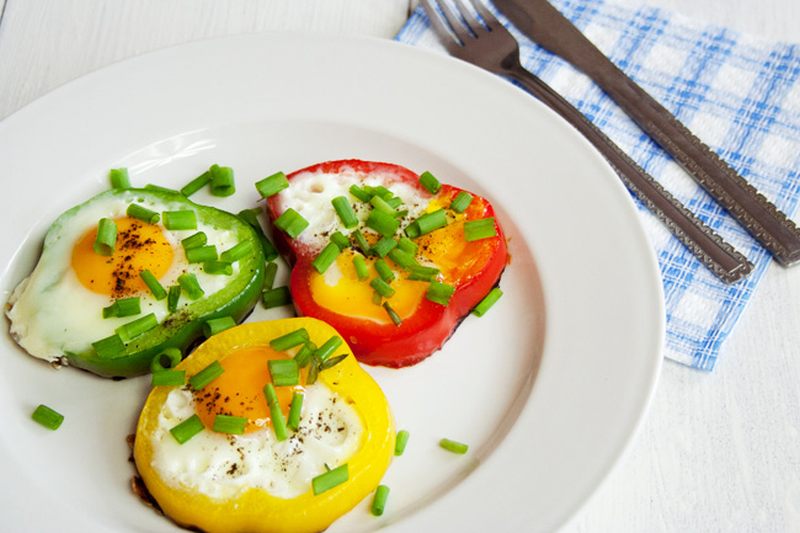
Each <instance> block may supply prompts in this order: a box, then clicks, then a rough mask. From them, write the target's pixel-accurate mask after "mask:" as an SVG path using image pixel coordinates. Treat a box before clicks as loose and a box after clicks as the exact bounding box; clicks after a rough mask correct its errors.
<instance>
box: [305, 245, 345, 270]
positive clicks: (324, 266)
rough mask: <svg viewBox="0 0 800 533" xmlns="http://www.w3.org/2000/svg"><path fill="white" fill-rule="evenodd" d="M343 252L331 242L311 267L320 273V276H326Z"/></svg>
mask: <svg viewBox="0 0 800 533" xmlns="http://www.w3.org/2000/svg"><path fill="white" fill-rule="evenodd" d="M340 253H341V250H339V247H338V246H336V244H335V243H332V242H329V243H328V244H327V245H326V246H325V248H323V249H322V251H321V252H320V253H319V255H318V256H317V257H316V258H314V261H312V263H311V266H313V267H314V269H315V270H316V271H317V272H319V273H320V274H324V273H325V271H326V270H328V268H330V266H331V265H332V264H333V262H334V261H336V258H337V257H339V254H340Z"/></svg>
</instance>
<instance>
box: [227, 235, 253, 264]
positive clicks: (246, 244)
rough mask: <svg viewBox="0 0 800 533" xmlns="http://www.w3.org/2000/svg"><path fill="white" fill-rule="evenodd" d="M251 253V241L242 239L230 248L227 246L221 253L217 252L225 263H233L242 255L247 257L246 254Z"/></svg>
mask: <svg viewBox="0 0 800 533" xmlns="http://www.w3.org/2000/svg"><path fill="white" fill-rule="evenodd" d="M252 253H253V241H249V240H248V241H242V242H240V243H238V244H236V245H234V246H233V247H231V248H228V249H227V250H225V251H224V252H222V253H221V254H219V258H220V259H221V260H223V261H225V262H226V263H233V262H235V261H238V260H239V259H242V258H243V257H247V256H248V255H250V254H252Z"/></svg>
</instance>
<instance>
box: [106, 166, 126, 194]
mask: <svg viewBox="0 0 800 533" xmlns="http://www.w3.org/2000/svg"><path fill="white" fill-rule="evenodd" d="M108 178H109V180H111V188H112V189H130V188H131V179H130V177H128V169H127V168H112V169H111V170H110V171H109V172H108Z"/></svg>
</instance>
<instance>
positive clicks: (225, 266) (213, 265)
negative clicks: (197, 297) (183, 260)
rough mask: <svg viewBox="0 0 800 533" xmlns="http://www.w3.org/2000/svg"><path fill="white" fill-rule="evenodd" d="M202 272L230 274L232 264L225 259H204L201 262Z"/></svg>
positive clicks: (231, 272)
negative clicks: (204, 260) (203, 261)
mask: <svg viewBox="0 0 800 533" xmlns="http://www.w3.org/2000/svg"><path fill="white" fill-rule="evenodd" d="M203 272H205V273H207V274H221V275H223V276H230V275H232V274H233V265H231V264H230V263H226V262H225V261H206V262H205V263H203Z"/></svg>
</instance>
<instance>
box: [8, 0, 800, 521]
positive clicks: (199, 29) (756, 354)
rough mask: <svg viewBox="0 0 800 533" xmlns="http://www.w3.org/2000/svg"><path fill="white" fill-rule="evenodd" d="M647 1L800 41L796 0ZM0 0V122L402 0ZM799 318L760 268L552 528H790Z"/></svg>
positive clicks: (335, 29)
mask: <svg viewBox="0 0 800 533" xmlns="http://www.w3.org/2000/svg"><path fill="white" fill-rule="evenodd" d="M649 2H650V3H652V4H656V5H662V6H664V7H668V8H672V9H674V10H677V11H679V12H682V13H684V14H686V15H691V16H696V17H698V18H702V19H705V20H708V21H713V22H716V23H720V24H725V25H729V26H732V27H735V28H737V29H739V30H743V31H748V32H751V33H755V34H760V35H762V36H763V37H765V38H769V39H780V40H787V41H793V42H798V43H800V25H799V24H798V21H800V2H797V0H706V1H705V2H698V1H696V0H649ZM4 3H5V4H6V5H5V12H4V16H3V18H2V22H0V119H2V118H3V117H6V116H8V115H9V114H11V113H13V112H14V111H16V110H17V109H19V108H21V107H22V106H24V105H26V104H27V103H29V102H31V101H32V100H34V99H36V98H38V97H40V96H42V95H44V94H45V93H47V92H48V91H50V90H52V89H54V88H55V87H57V86H59V85H60V84H62V83H64V82H66V81H69V80H71V79H73V78H76V77H78V76H81V75H83V74H85V73H87V72H90V71H92V70H95V69H97V68H99V67H102V66H105V65H107V64H109V63H111V62H114V61H118V60H121V59H125V58H128V57H131V56H134V55H137V54H140V53H142V52H147V51H151V50H156V49H159V48H163V47H165V46H169V45H173V44H177V43H182V42H187V41H191V40H196V39H203V38H207V37H213V36H220V35H228V34H236V33H242V32H252V31H260V30H267V29H269V30H275V29H305V30H312V31H324V32H330V33H347V34H366V35H373V36H378V37H386V38H390V37H392V36H393V35H394V34H395V33H396V31H397V30H398V29H399V28H400V27H401V26H402V24H403V22H404V21H405V19H406V17H407V13H408V9H409V7H410V6H409V4H410V3H414V2H409V0H325V1H324V2H322V1H314V0H272V1H264V0H137V1H135V2H122V1H120V0H0V6H3V4H4ZM1 163H2V162H0V168H2V165H1ZM5 179H6V180H7V179H8V178H5ZM798 318H800V267H796V268H795V269H794V270H784V269H781V268H780V267H777V266H774V265H773V266H772V267H771V268H770V270H769V272H768V273H767V275H766V278H765V279H764V281H763V283H762V284H761V286H760V287H759V289H758V291H757V294H756V296H755V297H754V298H753V301H752V303H751V305H750V307H749V309H748V310H747V311H746V313H745V315H744V317H743V318H742V320H741V322H740V323H739V325H738V326H737V328H736V330H735V333H734V335H733V336H732V337H731V338H730V340H729V342H728V343H727V344H726V346H725V348H724V353H723V355H722V357H721V362H720V363H719V365H718V368H717V370H716V371H715V372H714V373H713V374H702V373H699V372H696V371H693V370H689V369H688V368H684V367H682V366H679V365H677V364H672V363H669V362H668V363H666V364H665V366H664V370H663V373H662V377H661V382H660V384H659V387H658V391H657V393H656V396H655V400H654V402H653V405H652V406H651V409H650V412H649V415H648V418H647V420H646V421H645V423H644V424H643V427H642V428H641V431H640V433H639V435H638V436H637V438H636V440H635V441H634V443H633V445H632V446H631V448H630V450H629V451H628V453H627V455H626V456H625V457H624V458H623V460H622V461H621V462H620V464H619V465H618V466H617V468H616V469H615V470H614V471H613V472H612V474H611V475H610V476H609V478H608V479H607V480H606V482H605V483H604V485H603V486H602V487H601V488H600V490H598V491H597V493H596V494H595V495H594V497H593V498H592V500H590V502H589V503H588V504H587V505H586V506H585V507H584V508H583V509H582V511H581V512H580V513H579V514H578V515H577V516H576V517H575V518H574V520H573V521H572V522H571V523H570V524H569V525H567V526H566V528H565V531H569V532H586V531H625V532H633V531H636V532H638V531H642V532H644V531H647V532H658V531H800V408H798V406H800V327H798V326H799V325H800V321H798Z"/></svg>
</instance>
